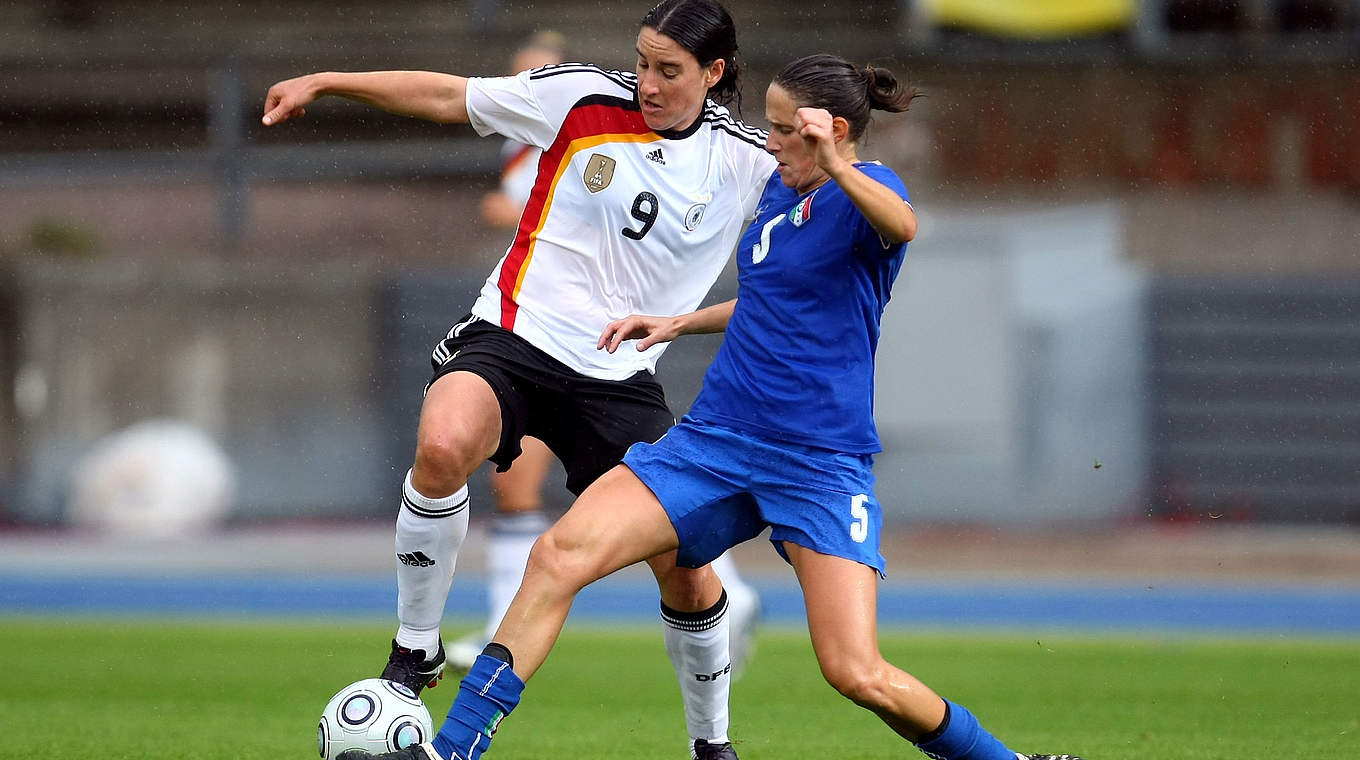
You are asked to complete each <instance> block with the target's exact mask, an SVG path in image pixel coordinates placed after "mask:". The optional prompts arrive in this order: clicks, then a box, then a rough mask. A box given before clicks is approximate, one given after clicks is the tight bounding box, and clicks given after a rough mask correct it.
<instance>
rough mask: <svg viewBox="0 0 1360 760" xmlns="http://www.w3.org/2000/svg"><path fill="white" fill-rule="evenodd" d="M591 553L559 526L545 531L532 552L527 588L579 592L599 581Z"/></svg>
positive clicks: (526, 567)
mask: <svg viewBox="0 0 1360 760" xmlns="http://www.w3.org/2000/svg"><path fill="white" fill-rule="evenodd" d="M591 567H592V564H591V562H590V557H589V552H588V551H587V550H586V548H585V546H584V545H583V544H582V542H581V541H579V540H577V539H576V537H574V536H572V535H571V534H570V533H569V532H568V531H563V530H559V529H558V528H557V527H556V526H554V527H553V528H550V529H549V530H547V531H545V532H544V533H543V535H541V536H539V537H538V540H537V541H535V542H534V546H533V549H531V550H530V551H529V561H528V563H527V565H526V566H525V568H524V585H526V586H527V585H538V584H543V585H548V586H552V587H554V588H567V589H573V590H579V589H581V588H584V587H585V586H586V585H587V584H589V583H590V582H591V581H593V580H595V578H594V577H592V573H591Z"/></svg>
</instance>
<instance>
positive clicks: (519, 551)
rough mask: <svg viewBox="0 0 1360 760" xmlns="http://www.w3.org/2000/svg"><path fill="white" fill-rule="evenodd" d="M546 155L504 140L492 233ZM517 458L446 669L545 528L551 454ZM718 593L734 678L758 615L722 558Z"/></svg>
mask: <svg viewBox="0 0 1360 760" xmlns="http://www.w3.org/2000/svg"><path fill="white" fill-rule="evenodd" d="M565 48H566V38H564V37H563V36H562V35H561V34H558V33H556V32H551V31H539V32H536V33H535V34H533V35H532V36H531V37H530V38H529V39H528V40H527V41H526V42H525V43H524V45H523V46H521V48H520V49H519V50H517V51H516V53H515V56H514V58H513V59H512V60H511V63H510V73H511V74H517V73H519V72H521V71H526V70H529V69H537V68H542V67H544V66H547V65H549V64H554V63H561V62H562V61H563V60H565V57H566V56H565ZM542 155H543V151H541V150H539V149H538V148H537V147H535V146H533V145H525V144H524V143H521V142H517V141H515V140H509V139H507V140H506V141H505V145H504V146H503V147H502V149H501V158H502V161H503V163H502V168H501V177H500V184H499V186H498V187H497V188H496V189H495V190H494V191H492V192H489V193H487V194H486V195H485V196H483V198H482V205H481V217H482V221H483V222H485V223H487V224H489V225H491V226H493V227H496V228H504V229H515V228H517V227H518V226H519V221H520V217H521V216H522V215H523V213H524V207H525V205H526V204H527V203H528V201H529V198H530V196H532V194H533V189H534V181H535V180H536V179H537V177H538V165H539V158H540V157H541V156H542ZM520 448H521V452H520V455H519V456H518V457H516V458H515V461H514V463H513V464H512V465H511V466H510V469H509V470H507V471H500V472H493V473H492V474H491V478H490V486H491V496H492V499H493V501H494V504H493V505H492V507H493V512H492V517H491V521H490V523H491V524H490V528H489V530H488V531H487V537H486V547H485V550H486V597H487V602H488V607H489V615H488V616H487V620H486V624H485V625H484V626H482V627H480V628H478V629H476V630H473V631H471V632H469V633H467V634H465V635H463V636H462V637H460V638H458V639H455V640H454V641H451V642H447V645H446V647H447V648H446V653H447V655H448V660H447V663H448V669H449V670H452V671H454V672H458V673H466V672H467V670H468V668H470V667H472V663H473V661H474V660H476V659H477V655H479V654H481V651H482V647H485V646H486V644H487V642H489V641H490V640H491V635H492V634H493V633H495V632H496V628H497V626H499V625H500V624H501V616H502V615H504V614H505V609H506V608H507V607H509V606H510V600H511V599H512V598H514V596H515V592H516V591H518V590H519V580H520V578H522V577H524V565H525V563H526V562H528V560H529V549H530V548H532V547H533V543H534V541H535V540H536V539H537V538H538V536H539V534H540V533H542V532H543V531H544V529H546V528H547V527H548V524H549V521H548V518H547V515H546V514H545V513H544V511H543V509H542V504H543V487H544V485H545V483H546V481H547V478H548V473H549V470H550V468H551V467H552V451H551V450H549V449H548V447H547V446H545V445H544V444H543V443H542V442H541V441H539V440H538V439H536V438H532V437H529V436H525V437H524V438H523V439H521V441H520ZM713 569H714V570H715V571H716V572H717V573H718V577H719V579H721V581H722V585H723V588H724V589H725V590H726V591H727V598H728V609H729V613H728V617H729V621H730V622H729V630H730V634H731V636H730V638H731V641H730V642H729V647H728V648H729V653H730V655H731V658H732V672H733V673H734V674H736V673H739V672H740V670H741V668H742V666H743V665H744V662H745V660H746V659H748V657H747V655H748V654H749V653H750V651H751V649H752V639H753V636H754V628H755V617H756V616H757V615H758V614H759V610H760V600H759V597H758V596H757V594H756V591H755V589H754V588H752V587H751V586H750V585H749V584H747V583H745V582H744V581H743V580H742V578H741V575H740V574H739V573H738V572H737V568H736V565H735V563H733V562H732V559H731V558H730V557H728V556H727V555H723V556H721V557H719V558H718V559H716V560H714V561H713Z"/></svg>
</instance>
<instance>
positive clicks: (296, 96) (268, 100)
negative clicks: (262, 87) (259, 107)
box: [260, 76, 316, 127]
mask: <svg viewBox="0 0 1360 760" xmlns="http://www.w3.org/2000/svg"><path fill="white" fill-rule="evenodd" d="M313 100H316V87H315V85H314V84H313V79H312V77H311V76H303V77H296V78H294V79H285V80H283V81H282V82H279V83H278V84H276V85H274V86H273V87H270V88H269V93H268V94H267V95H265V97H264V118H262V119H261V120H260V121H262V122H264V125H265V126H266V127H272V126H273V125H275V124H278V123H279V122H281V121H287V120H289V119H296V118H299V117H301V116H303V115H305V114H306V113H307V110H306V109H305V108H303V106H305V105H307V104H308V103H310V102H312V101H313Z"/></svg>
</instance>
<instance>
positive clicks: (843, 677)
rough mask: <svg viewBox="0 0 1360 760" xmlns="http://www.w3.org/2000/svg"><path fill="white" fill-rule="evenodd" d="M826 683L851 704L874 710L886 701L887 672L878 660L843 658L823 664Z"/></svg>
mask: <svg viewBox="0 0 1360 760" xmlns="http://www.w3.org/2000/svg"><path fill="white" fill-rule="evenodd" d="M822 676H823V677H824V678H826V682H827V683H828V684H830V685H831V688H833V689H835V690H836V691H837V692H839V693H840V694H841V696H843V697H845V698H846V699H849V700H850V701H851V702H854V703H855V704H857V705H859V706H860V707H867V708H870V709H873V708H874V707H877V706H879V705H882V704H884V703H885V701H886V692H885V688H884V687H885V684H884V676H885V671H884V669H883V668H881V667H878V662H877V658H874V659H873V660H870V659H866V658H851V657H842V658H836V659H835V660H834V661H831V662H823V663H822Z"/></svg>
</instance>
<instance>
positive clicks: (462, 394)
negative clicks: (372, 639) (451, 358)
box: [382, 372, 501, 693]
mask: <svg viewBox="0 0 1360 760" xmlns="http://www.w3.org/2000/svg"><path fill="white" fill-rule="evenodd" d="M500 430H501V411H500V404H499V403H498V402H497V400H496V395H495V393H494V392H493V391H492V390H491V386H490V385H488V384H487V382H486V381H485V380H483V379H482V378H481V377H479V376H477V375H475V374H472V373H470V372H451V373H449V374H447V375H444V376H442V377H440V378H439V379H437V380H435V382H434V383H433V384H432V385H431V386H430V389H429V390H428V391H427V392H426V394H425V401H424V404H423V405H422V407H421V412H420V426H419V428H418V430H417V432H416V454H415V465H414V466H413V467H412V468H411V472H410V473H409V474H408V476H407V479H406V482H405V484H404V485H403V487H402V505H401V509H400V512H399V513H398V515H397V530H396V553H397V559H398V565H397V617H398V620H399V621H400V626H399V627H398V629H397V635H396V637H395V638H394V639H393V641H392V652H391V655H390V657H389V659H388V663H387V666H386V667H385V668H384V669H383V673H382V677H383V678H388V679H391V680H394V681H400V682H401V683H404V684H405V685H406V686H407V687H409V688H410V689H411V690H412V691H415V692H417V693H419V691H420V690H421V689H422V688H424V687H425V686H427V685H434V684H435V683H437V682H438V680H439V678H440V676H441V674H442V671H443V667H444V659H445V658H444V646H443V643H442V642H441V641H440V638H439V624H440V620H441V619H442V618H443V615H444V605H445V603H446V602H447V601H448V595H449V587H450V586H451V584H452V583H453V572H454V567H455V565H456V564H457V561H458V552H459V549H461V548H462V545H463V539H464V538H465V537H466V536H467V528H468V494H467V479H468V476H469V475H471V474H472V472H473V470H475V469H476V468H477V466H478V465H480V464H481V463H482V462H483V461H485V460H486V458H487V457H489V456H491V455H492V454H493V453H494V452H495V449H496V446H497V445H498V443H499V440H500Z"/></svg>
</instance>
